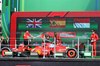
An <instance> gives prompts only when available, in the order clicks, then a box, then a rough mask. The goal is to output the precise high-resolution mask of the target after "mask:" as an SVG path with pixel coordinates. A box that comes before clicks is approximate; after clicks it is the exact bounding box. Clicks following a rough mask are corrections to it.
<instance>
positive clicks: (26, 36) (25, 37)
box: [23, 32, 33, 40]
mask: <svg viewBox="0 0 100 66" xmlns="http://www.w3.org/2000/svg"><path fill="white" fill-rule="evenodd" d="M28 36H30V37H33V36H32V35H30V33H29V32H25V33H24V34H23V38H24V40H25V39H28Z"/></svg>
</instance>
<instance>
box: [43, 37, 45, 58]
mask: <svg viewBox="0 0 100 66" xmlns="http://www.w3.org/2000/svg"><path fill="white" fill-rule="evenodd" d="M43 58H45V36H44V55H43Z"/></svg>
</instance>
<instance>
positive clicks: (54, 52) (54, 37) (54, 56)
mask: <svg viewBox="0 0 100 66" xmlns="http://www.w3.org/2000/svg"><path fill="white" fill-rule="evenodd" d="M55 40H56V38H55V37H54V53H56V41H55ZM54 58H56V55H55V54H54Z"/></svg>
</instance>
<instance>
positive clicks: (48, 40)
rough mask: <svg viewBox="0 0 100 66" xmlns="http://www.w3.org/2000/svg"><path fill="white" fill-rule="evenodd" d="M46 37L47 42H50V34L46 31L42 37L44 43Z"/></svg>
mask: <svg viewBox="0 0 100 66" xmlns="http://www.w3.org/2000/svg"><path fill="white" fill-rule="evenodd" d="M44 37H45V43H50V42H51V41H50V36H49V35H47V34H46V32H44V33H43V34H42V35H41V36H40V38H41V39H42V43H44Z"/></svg>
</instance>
